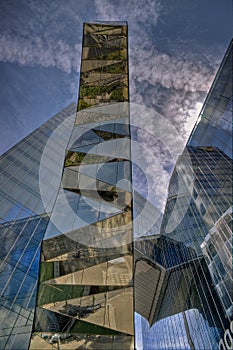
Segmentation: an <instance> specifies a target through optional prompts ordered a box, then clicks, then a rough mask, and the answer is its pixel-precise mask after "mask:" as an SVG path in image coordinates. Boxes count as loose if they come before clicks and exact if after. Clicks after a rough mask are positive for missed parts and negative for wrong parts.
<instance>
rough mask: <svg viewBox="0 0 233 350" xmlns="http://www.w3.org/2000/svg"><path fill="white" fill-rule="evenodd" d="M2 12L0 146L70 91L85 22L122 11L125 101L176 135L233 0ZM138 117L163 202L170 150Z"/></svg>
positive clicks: (56, 0)
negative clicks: (126, 43) (126, 68)
mask: <svg viewBox="0 0 233 350" xmlns="http://www.w3.org/2000/svg"><path fill="white" fill-rule="evenodd" d="M0 18H1V21H0V85H1V89H0V105H1V114H0V125H1V127H0V154H1V153H3V152H5V151H6V150H7V149H9V148H10V147H11V146H12V145H14V144H15V143H16V142H18V141H19V140H20V139H22V138H23V137H24V136H26V135H28V133H29V132H31V131H33V130H34V129H35V128H36V127H38V126H39V125H41V124H42V123H43V122H45V121H46V120H48V119H49V118H50V117H51V116H53V115H54V114H55V113H57V112H59V111H60V110H61V109H62V108H64V107H66V106H67V105H68V104H70V103H71V102H73V101H74V102H76V101H77V95H78V85H79V68H80V57H81V43H82V28H83V22H88V21H90V22H91V21H96V20H104V21H107V20H109V21H116V20H120V21H124V20H126V21H128V25H129V71H130V100H131V103H135V104H139V105H140V106H145V107H146V108H149V109H150V110H152V111H156V113H157V115H161V116H162V117H163V118H165V123H164V125H165V126H166V125H169V126H172V127H174V128H175V130H176V133H177V135H179V137H180V138H181V140H182V142H183V145H184V144H185V141H186V140H187V137H188V135H189V133H190V131H191V129H192V127H193V125H194V122H195V120H196V119H197V116H198V113H199V112H200V109H201V106H202V103H203V101H204V99H205V97H206V94H207V92H208V90H209V88H210V86H211V83H212V82H213V79H214V76H215V74H216V72H217V69H218V67H219V64H220V62H221V60H222V58H223V55H224V53H225V51H226V48H227V46H228V44H229V42H230V40H231V37H232V0H221V1H220V0H211V1H209V0H195V1H193V0H144V1H142V0H137V1H136V0H129V1H125V0H117V1H115V0H111V1H110V0H17V1H13V0H0ZM152 114H153V113H152ZM145 123H146V127H147V130H148V129H149V131H150V133H151V137H146V133H143V130H142V131H141V132H140V133H139V134H138V138H139V139H140V138H141V139H142V140H144V141H143V142H144V143H145V142H146V143H147V144H146V146H147V148H150V150H152V153H151V152H145V154H144V162H145V169H144V170H145V173H146V174H147V177H152V188H153V190H154V191H155V193H156V196H157V203H156V204H158V206H159V207H160V208H162V207H163V205H164V201H165V199H164V198H165V197H164V190H165V188H166V187H167V184H168V181H169V178H170V175H171V170H172V167H173V165H174V159H173V158H174V157H172V156H171V154H170V153H171V152H170V153H169V146H168V145H167V144H166V143H165V141H164V135H163V133H165V132H166V131H165V130H162V132H161V134H160V136H159V137H158V136H156V141H155V142H154V138H153V134H155V133H156V129H157V127H158V119H157V118H153V117H152V118H151V119H150V120H149V121H148V120H147V121H145ZM165 129H166V128H165ZM168 130H170V129H169V128H168ZM168 132H169V131H168ZM147 136H148V135H147ZM171 137H173V138H174V135H171ZM182 142H181V143H182ZM180 147H181V146H180V145H179V147H178V148H177V152H178V153H179V152H180V149H181V148H180ZM169 154H170V156H169ZM139 180H140V179H139ZM137 186H138V187H140V181H138V184H137Z"/></svg>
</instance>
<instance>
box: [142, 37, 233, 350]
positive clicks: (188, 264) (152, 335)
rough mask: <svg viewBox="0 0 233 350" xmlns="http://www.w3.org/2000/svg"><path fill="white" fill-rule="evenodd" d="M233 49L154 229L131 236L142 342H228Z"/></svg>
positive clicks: (211, 345) (176, 345)
mask: <svg viewBox="0 0 233 350" xmlns="http://www.w3.org/2000/svg"><path fill="white" fill-rule="evenodd" d="M232 56H233V48H232V42H231V43H230V45H229V47H228V50H227V52H226V55H225V57H224V59H223V62H222V64H221V67H220V69H219V72H218V74H217V76H216V78H215V80H214V83H213V85H212V87H211V89H210V92H209V94H208V96H207V98H206V101H205V103H204V105H203V108H202V110H201V113H200V116H199V118H198V121H197V123H196V125H195V127H194V129H193V131H192V133H191V136H190V138H189V140H188V143H187V145H186V147H185V149H184V151H183V153H182V155H180V156H179V157H178V160H177V163H176V166H175V168H174V171H173V174H172V176H171V180H170V184H169V190H168V198H167V203H166V208H165V212H164V215H163V221H162V224H161V230H160V237H159V238H158V237H157V238H155V239H154V240H150V238H149V237H147V240H148V244H147V245H145V242H143V241H138V242H136V248H137V252H140V254H139V253H138V259H137V261H136V265H135V266H136V267H135V273H136V280H135V285H136V310H137V311H138V312H139V313H141V314H142V315H143V316H144V319H143V320H142V328H143V335H144V336H143V346H144V348H145V349H220V350H226V349H227V350H228V349H231V348H232V345H233V342H232V339H233V337H232V333H233V329H232V325H233V323H232V316H233V308H232V295H233V294H232V292H233V285H232V177H231V174H232V129H231V124H232ZM148 247H149V248H148ZM152 247H153V248H152ZM142 271H147V275H146V274H143V276H142ZM152 276H153V280H154V283H152V284H151V283H150V281H151V279H152ZM146 284H147V285H148V288H146V289H145V288H144V287H143V286H145V285H146ZM145 299H147V300H148V302H149V305H148V304H147V306H146V307H145V305H144V300H145ZM145 319H147V321H148V322H149V324H150V326H152V327H151V328H149V325H148V323H147V321H145Z"/></svg>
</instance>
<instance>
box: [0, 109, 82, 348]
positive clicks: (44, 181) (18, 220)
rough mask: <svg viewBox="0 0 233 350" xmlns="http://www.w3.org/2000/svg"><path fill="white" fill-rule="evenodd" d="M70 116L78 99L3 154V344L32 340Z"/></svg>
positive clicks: (0, 334)
mask: <svg viewBox="0 0 233 350" xmlns="http://www.w3.org/2000/svg"><path fill="white" fill-rule="evenodd" d="M69 116H70V119H71V120H73V121H74V116H75V105H74V104H73V105H70V106H69V107H67V108H65V109H64V110H63V111H62V112H60V113H58V114H57V115H55V116H54V117H53V118H52V119H50V120H49V121H48V122H46V123H45V124H43V125H42V126H41V127H39V128H38V129H37V130H36V131H34V132H33V133H31V134H30V135H28V136H27V137H26V138H24V139H23V140H22V141H20V142H19V143H18V144H17V145H15V146H14V147H12V148H11V149H10V150H9V151H7V152H6V153H5V154H3V155H2V156H1V158H0V167H1V172H0V173H1V190H0V198H1V200H0V219H1V223H0V232H1V251H0V264H1V270H0V271H1V272H0V273H1V277H0V295H1V298H0V323H1V326H0V329H1V331H0V348H1V349H5V348H6V349H26V348H27V347H28V344H29V341H30V337H31V331H32V325H33V318H34V310H35V305H36V293H37V285H38V271H39V261H40V245H41V240H42V239H43V236H44V233H45V230H46V227H47V224H48V221H49V216H50V212H51V210H52V207H53V205H54V202H55V199H56V194H57V188H58V185H59V182H60V176H61V173H62V160H61V159H60V155H61V154H62V153H63V152H64V148H65V147H66V145H67V142H68V140H69V137H70V134H71V125H72V122H71V123H70V121H68V120H67V118H69ZM65 120H66V121H65ZM64 121H65V123H64ZM59 125H60V135H59V137H57V138H53V147H52V150H51V151H52V152H51V154H50V155H51V157H47V159H46V162H44V172H43V173H41V174H40V175H41V176H40V184H41V185H42V186H43V187H44V189H45V191H44V198H43V200H44V203H43V202H42V199H41V195H40V188H39V169H40V161H41V157H42V154H43V151H44V147H45V144H46V142H47V141H48V139H49V137H52V136H51V135H52V133H53V132H54V130H55V129H56V128H57V127H58V126H59ZM43 175H45V176H43ZM44 204H46V207H47V212H46V211H45V209H44Z"/></svg>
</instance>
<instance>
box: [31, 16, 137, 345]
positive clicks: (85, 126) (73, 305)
mask: <svg viewBox="0 0 233 350" xmlns="http://www.w3.org/2000/svg"><path fill="white" fill-rule="evenodd" d="M124 101H128V59H127V26H126V25H125V24H118V25H115V24H111V23H108V24H104V23H103V24H85V25H84V38H83V51H82V64H81V77H80V91H79V103H78V113H77V117H76V120H75V124H74V127H73V130H72V134H71V137H70V140H69V143H68V146H67V147H66V156H65V162H64V170H63V176H62V181H61V185H60V188H59V191H58V196H57V199H56V202H55V205H54V207H53V211H52V214H51V218H50V222H49V225H48V227H47V230H46V233H45V236H44V240H43V243H42V251H41V265H40V284H39V289H38V296H37V309H36V316H35V319H34V332H33V335H32V338H31V344H30V349H36V347H37V346H38V342H39V343H41V346H42V344H43V348H48V349H50V348H51V342H54V343H55V339H54V333H56V337H57V339H58V340H57V341H58V342H59V346H60V349H63V348H64V349H66V348H67V344H69V347H70V348H73V349H76V348H85V349H86V348H94V349H103V348H107V349H113V348H116V347H117V346H118V347H119V346H120V348H121V349H130V348H133V346H134V336H133V335H134V325H133V287H132V268H133V264H132V248H131V241H132V214H131V188H130V186H129V185H128V181H129V183H130V182H131V167H130V136H129V115H128V112H127V108H126V109H125V111H123V112H124V113H121V111H119V110H118V109H117V110H114V104H115V103H116V102H124ZM107 104H108V105H109V104H111V105H113V108H112V110H111V107H110V109H109V111H107V112H106V109H104V110H101V108H99V107H97V108H95V106H97V105H98V106H103V107H104V106H106V105H107ZM88 107H93V108H88ZM86 108H88V109H86ZM43 334H46V337H45V336H44V337H43Z"/></svg>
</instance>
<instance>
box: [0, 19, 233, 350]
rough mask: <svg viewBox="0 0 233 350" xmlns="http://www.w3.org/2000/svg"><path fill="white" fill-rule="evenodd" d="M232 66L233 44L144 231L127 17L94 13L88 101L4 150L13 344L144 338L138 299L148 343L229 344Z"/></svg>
mask: <svg viewBox="0 0 233 350" xmlns="http://www.w3.org/2000/svg"><path fill="white" fill-rule="evenodd" d="M231 75H232V46H230V47H229V49H228V52H227V54H226V56H225V58H224V61H223V63H222V65H221V68H220V70H219V73H218V75H217V78H216V80H215V82H214V85H213V87H212V89H211V91H210V94H209V95H208V97H207V100H206V102H205V104H204V106H203V110H202V112H201V117H200V120H198V122H197V124H196V126H195V128H194V131H193V133H192V135H191V137H190V140H189V142H188V145H187V147H186V149H185V150H184V152H183V154H182V155H181V156H180V157H179V159H178V161H177V165H176V167H175V170H174V173H173V175H172V178H171V181H170V186H169V196H168V200H167V205H166V210H165V213H164V216H163V222H162V226H161V232H159V231H158V227H157V226H154V227H153V229H151V230H150V232H149V235H150V237H142V238H140V239H138V240H137V241H136V242H135V243H133V228H134V231H137V232H135V233H134V234H135V237H136V236H138V235H139V236H140V225H143V222H145V221H147V218H141V221H140V222H139V224H137V225H135V223H133V220H132V215H133V206H132V190H131V151H130V147H131V143H130V141H131V136H130V120H129V106H128V101H129V91H128V42H127V25H126V24H125V23H98V24H97V23H93V24H88V23H86V24H85V25H84V35H83V48H82V62H81V73H80V89H79V101H78V111H76V106H75V105H74V104H72V105H70V106H69V107H67V108H66V109H64V110H63V111H62V112H60V113H58V114H57V115H56V116H54V117H53V118H51V119H50V120H49V121H48V122H46V123H45V124H44V125H42V126H41V127H40V128H38V129H37V130H36V131H34V132H33V133H31V134H30V135H29V136H27V137H26V138H25V139H23V140H22V141H20V142H19V143H18V144H17V145H16V146H14V147H12V148H11V149H10V150H9V151H7V152H6V153H5V154H4V155H3V156H2V157H1V159H0V165H1V172H0V174H1V181H2V182H1V183H2V187H1V190H0V196H1V202H0V219H1V223H0V232H1V242H2V243H1V252H0V264H1V270H0V273H1V279H0V294H1V298H0V322H1V326H0V330H1V331H0V348H1V349H17V350H18V349H35V350H37V349H51V350H52V349H64V350H66V349H106V350H110V349H121V350H123V349H134V346H135V341H134V335H135V332H137V326H138V324H137V323H136V322H135V321H134V311H136V312H138V313H139V314H140V315H141V316H142V317H143V319H142V320H143V321H142V329H143V348H144V349H146V350H152V349H178V348H179V349H208V350H209V349H217V348H218V346H219V347H220V349H221V350H225V349H227V350H229V348H230V346H231V337H232V335H231V332H232V324H230V323H229V322H230V320H231V317H232V307H231V296H232V285H231V276H230V273H231V265H230V260H229V258H230V244H231V241H230V229H231V209H229V206H230V204H231V202H232V198H231V180H230V178H229V173H230V171H231V158H232V155H231V129H230V127H229V121H230V117H231V113H232V97H231V94H232V86H231ZM134 203H135V204H136V205H135V206H134V209H135V210H134V214H135V212H137V210H139V212H140V210H141V209H140V208H143V206H144V203H145V199H144V198H143V197H142V196H140V195H139V194H134ZM148 208H149V209H150V210H148V213H147V216H150V217H153V205H149V207H148ZM136 214H137V215H138V213H136ZM139 214H140V213H139ZM153 230H154V232H153ZM142 231H143V230H142ZM150 327H151V328H150ZM136 345H137V344H136Z"/></svg>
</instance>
